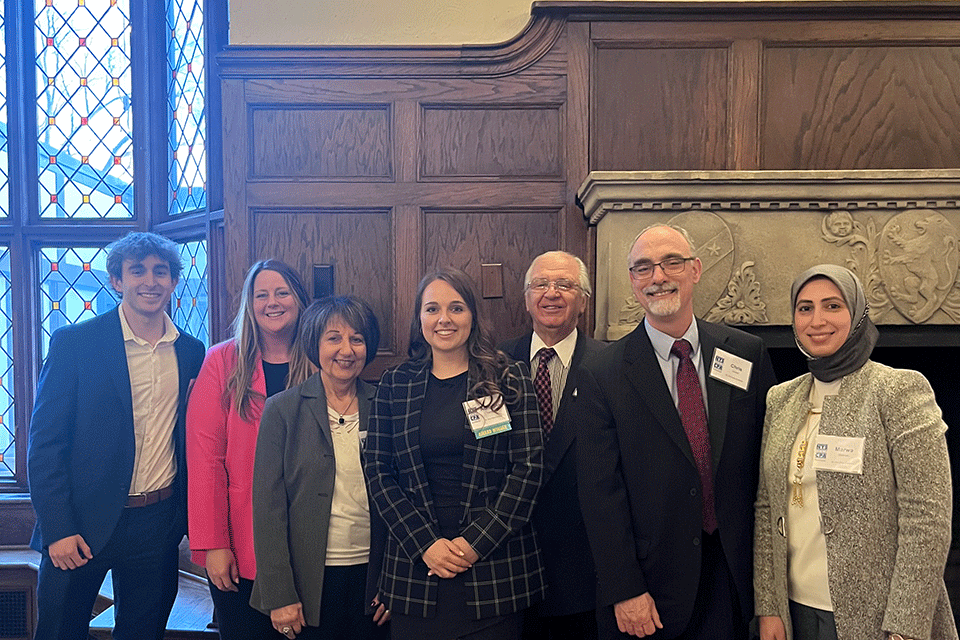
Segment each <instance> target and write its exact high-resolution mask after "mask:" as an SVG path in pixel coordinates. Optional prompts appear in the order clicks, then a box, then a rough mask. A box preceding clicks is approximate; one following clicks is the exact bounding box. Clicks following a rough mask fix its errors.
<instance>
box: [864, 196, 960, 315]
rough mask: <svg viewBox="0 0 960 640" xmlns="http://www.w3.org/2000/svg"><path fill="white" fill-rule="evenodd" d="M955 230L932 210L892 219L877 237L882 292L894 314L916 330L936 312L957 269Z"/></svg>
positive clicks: (913, 211) (959, 262)
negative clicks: (899, 315) (905, 319)
mask: <svg viewBox="0 0 960 640" xmlns="http://www.w3.org/2000/svg"><path fill="white" fill-rule="evenodd" d="M957 239H958V233H957V228H956V227H955V226H954V225H953V224H952V223H951V222H950V221H949V220H947V219H946V218H945V217H944V216H943V214H941V213H940V212H938V211H935V210H933V209H908V210H906V211H903V212H901V213H899V214H897V215H895V216H893V217H892V218H891V219H890V221H889V222H887V224H886V226H885V227H884V228H883V232H882V233H881V234H880V243H879V247H878V249H879V252H880V256H879V258H880V259H879V263H880V275H881V276H882V278H883V287H884V289H885V290H886V292H887V295H888V296H889V297H890V301H891V302H892V303H893V306H894V307H896V309H897V311H899V312H900V313H902V314H903V315H904V316H905V317H906V318H908V319H909V320H911V321H912V322H915V323H917V324H919V323H921V322H926V321H927V320H929V319H930V316H932V315H933V313H934V312H935V311H936V310H937V309H939V308H940V306H941V305H942V304H943V301H944V299H945V298H946V296H947V294H948V293H949V292H950V290H951V289H952V288H953V283H954V281H955V280H956V278H957V267H958V265H960V251H958V247H957Z"/></svg>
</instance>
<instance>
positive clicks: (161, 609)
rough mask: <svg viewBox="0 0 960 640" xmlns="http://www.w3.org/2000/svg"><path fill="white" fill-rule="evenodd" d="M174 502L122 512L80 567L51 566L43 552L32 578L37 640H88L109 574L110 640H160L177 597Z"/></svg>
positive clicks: (178, 537)
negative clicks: (103, 543)
mask: <svg viewBox="0 0 960 640" xmlns="http://www.w3.org/2000/svg"><path fill="white" fill-rule="evenodd" d="M177 515H178V514H177V501H176V499H175V498H168V499H166V500H163V501H161V502H158V503H156V504H152V505H150V506H147V507H139V508H135V509H124V510H123V513H122V514H121V516H120V521H119V522H118V523H117V527H116V529H114V531H113V535H112V536H111V537H110V539H109V540H108V541H107V544H106V546H105V547H104V548H103V550H102V551H100V553H98V554H97V555H95V556H94V557H93V558H92V559H90V560H89V561H88V562H87V563H86V564H85V565H83V566H82V567H78V568H76V569H72V570H62V569H58V568H56V567H55V566H53V562H51V560H50V556H49V555H48V554H47V552H46V551H44V552H43V554H42V556H41V559H40V573H39V575H38V576H37V609H38V620H37V633H36V636H35V638H36V640H87V635H88V630H89V628H90V614H91V613H92V611H93V605H94V602H95V601H96V598H97V593H98V592H99V591H100V585H102V584H103V579H104V577H105V576H106V575H107V571H112V572H113V574H112V575H113V597H114V601H113V606H114V621H115V625H114V630H113V637H114V638H115V640H144V639H149V638H154V639H155V640H163V635H164V632H165V630H166V627H167V617H168V616H169V615H170V609H172V608H173V601H174V600H175V599H176V597H177V579H178V578H177V559H178V554H179V551H178V549H177V545H179V544H180V538H181V537H182V535H179V536H178V535H177V533H178V532H177V531H175V529H174V527H175V525H176V522H177V520H178V519H179V518H177Z"/></svg>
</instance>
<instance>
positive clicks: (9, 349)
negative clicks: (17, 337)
mask: <svg viewBox="0 0 960 640" xmlns="http://www.w3.org/2000/svg"><path fill="white" fill-rule="evenodd" d="M11 307H12V301H11V300H10V247H4V246H0V478H11V477H13V476H14V474H15V473H16V471H17V464H16V450H17V437H16V433H17V429H16V423H15V422H14V419H13V418H14V414H13V409H14V407H13V310H12V308H11Z"/></svg>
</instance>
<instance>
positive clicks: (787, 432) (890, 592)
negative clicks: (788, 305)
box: [754, 361, 957, 640]
mask: <svg viewBox="0 0 960 640" xmlns="http://www.w3.org/2000/svg"><path fill="white" fill-rule="evenodd" d="M812 384H813V377H812V376H811V375H810V374H806V375H803V376H800V377H799V378H796V379H794V380H791V381H790V382H785V383H783V384H781V385H777V386H776V387H773V388H772V389H770V393H769V394H768V395H767V413H766V421H765V424H764V428H763V444H762V447H763V452H762V459H761V468H760V484H759V491H758V494H757V503H756V535H755V549H754V550H755V553H754V586H755V593H756V613H757V615H758V616H780V618H782V619H783V621H784V624H785V625H786V628H787V637H788V638H790V637H792V633H793V632H792V629H791V624H790V612H789V606H788V602H787V594H788V587H787V581H788V576H787V539H786V538H785V537H784V534H785V527H784V526H783V524H782V523H783V520H782V518H784V517H785V516H786V513H785V512H786V508H787V496H788V490H789V488H788V474H789V473H790V471H791V469H792V467H791V463H792V461H791V459H790V457H791V451H792V447H793V444H794V442H795V440H796V437H797V433H798V431H799V429H801V428H802V427H803V425H804V424H805V423H806V419H807V412H808V410H809V407H810V403H809V397H810V388H811V385H812ZM946 430H947V425H946V424H944V422H943V419H942V418H941V414H940V408H939V407H938V406H937V404H936V400H935V398H934V396H933V390H932V389H931V388H930V384H929V383H928V382H927V380H926V378H924V377H923V376H922V375H920V374H919V373H917V372H916V371H906V370H901V369H891V368H890V367H887V366H885V365H882V364H878V363H876V362H870V361H868V362H867V363H866V364H865V365H864V366H863V367H861V368H860V369H859V370H857V371H855V372H853V373H851V374H849V375H847V376H846V377H845V378H844V379H843V382H842V383H841V385H840V392H839V394H838V395H836V396H832V397H831V396H828V397H827V398H826V399H825V400H824V403H823V413H822V415H821V418H820V433H821V434H824V435H836V436H850V437H862V438H864V439H865V446H864V457H863V474H862V475H853V474H846V473H837V472H831V471H822V470H821V471H817V472H816V473H817V490H818V493H819V497H820V514H821V522H822V526H823V531H824V534H825V536H826V542H827V573H828V580H829V585H830V597H831V599H832V601H833V607H834V616H835V618H836V623H837V637H838V638H839V639H840V640H863V639H864V638H883V637H886V636H885V635H884V632H889V633H900V634H902V635H904V636H905V637H909V638H924V639H927V638H932V639H934V640H940V639H956V638H957V630H956V627H955V625H954V621H953V614H952V612H951V609H950V601H949V600H948V598H947V591H946V587H945V586H944V582H943V569H944V565H945V564H946V559H947V551H948V550H949V548H950V516H951V509H952V502H951V487H950V464H949V460H948V457H947V445H946V440H945V438H944V433H945V432H946Z"/></svg>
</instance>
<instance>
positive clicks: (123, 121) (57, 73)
mask: <svg viewBox="0 0 960 640" xmlns="http://www.w3.org/2000/svg"><path fill="white" fill-rule="evenodd" d="M129 4H130V3H129V0H35V5H34V6H35V8H36V19H35V21H34V25H35V27H36V29H35V33H36V52H37V127H38V151H37V153H38V171H39V174H38V175H39V194H40V216H41V217H43V218H129V217H132V215H133V144H132V138H131V136H132V131H133V117H132V111H131V108H130V94H131V89H130V82H131V81H130V75H131V74H130V9H129Z"/></svg>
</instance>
